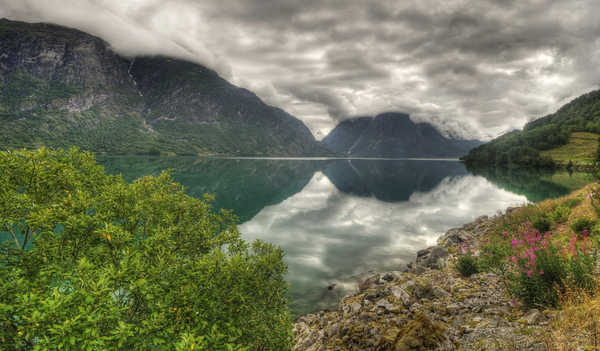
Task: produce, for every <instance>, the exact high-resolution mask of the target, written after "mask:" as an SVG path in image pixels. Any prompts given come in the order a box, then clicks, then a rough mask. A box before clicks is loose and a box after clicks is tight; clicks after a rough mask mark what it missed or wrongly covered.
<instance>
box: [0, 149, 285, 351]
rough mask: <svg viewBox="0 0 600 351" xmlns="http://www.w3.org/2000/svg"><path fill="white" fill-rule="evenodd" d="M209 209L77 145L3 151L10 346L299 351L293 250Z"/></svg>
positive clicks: (4, 303) (167, 183)
mask: <svg viewBox="0 0 600 351" xmlns="http://www.w3.org/2000/svg"><path fill="white" fill-rule="evenodd" d="M209 200H210V198H208V197H207V198H205V199H195V198H192V197H190V196H187V195H186V194H185V193H184V191H183V190H182V187H181V186H180V185H178V184H176V183H173V181H172V179H171V177H170V176H169V174H168V173H163V174H161V175H160V176H159V177H143V178H141V179H138V180H136V181H135V182H134V183H133V184H127V183H125V182H124V181H123V180H122V179H121V177H115V176H107V175H106V174H105V173H104V171H103V169H102V167H100V166H97V165H96V163H95V160H94V158H93V157H92V156H91V155H89V154H85V153H79V152H78V151H76V150H70V151H48V150H45V149H41V150H39V151H35V152H29V151H16V152H0V235H6V238H8V239H10V240H8V241H6V242H5V243H2V244H0V262H1V263H0V340H2V344H3V349H6V350H29V349H34V347H33V346H34V345H35V349H40V350H74V349H78V350H79V349H81V350H134V349H135V350H174V349H177V350H184V349H185V350H191V349H196V350H223V351H224V350H289V349H290V343H291V338H292V336H291V319H290V314H289V310H288V306H287V298H286V293H287V284H286V282H285V281H284V279H283V275H284V274H285V272H286V266H285V264H284V263H283V260H282V257H283V252H282V250H281V249H279V248H275V247H273V246H271V245H269V244H266V243H263V242H260V241H257V242H255V243H253V244H252V245H248V244H247V243H245V242H244V241H243V240H242V239H241V238H240V234H239V232H238V230H237V227H236V225H235V218H234V217H233V216H232V215H231V214H230V213H228V212H226V211H224V212H221V213H218V214H217V213H214V211H213V210H212V209H211V207H210V204H209ZM31 243H33V245H32V244H31Z"/></svg>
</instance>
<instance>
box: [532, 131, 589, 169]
mask: <svg viewBox="0 0 600 351" xmlns="http://www.w3.org/2000/svg"><path fill="white" fill-rule="evenodd" d="M599 136H600V135H599V134H595V133H587V132H575V133H572V134H571V137H570V138H569V142H568V143H567V144H566V145H563V146H561V147H558V148H555V149H551V150H547V151H542V152H541V154H542V156H549V157H551V158H552V159H553V160H554V161H555V162H556V163H558V164H560V165H566V164H567V163H568V162H569V161H573V162H574V163H575V164H578V165H591V164H592V163H593V161H594V159H595V157H596V149H597V148H598V137H599Z"/></svg>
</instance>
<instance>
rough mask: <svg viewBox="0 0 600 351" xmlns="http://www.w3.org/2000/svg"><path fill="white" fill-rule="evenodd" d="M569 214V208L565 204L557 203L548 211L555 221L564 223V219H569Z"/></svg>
mask: <svg viewBox="0 0 600 351" xmlns="http://www.w3.org/2000/svg"><path fill="white" fill-rule="evenodd" d="M570 215H571V208H570V207H569V206H566V205H558V206H556V208H555V209H554V210H553V211H552V212H551V213H550V217H551V218H552V220H553V221H554V222H556V223H565V222H566V221H568V220H569V216H570Z"/></svg>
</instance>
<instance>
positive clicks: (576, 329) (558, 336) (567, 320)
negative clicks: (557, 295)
mask: <svg viewBox="0 0 600 351" xmlns="http://www.w3.org/2000/svg"><path fill="white" fill-rule="evenodd" d="M594 295H595V296H596V297H594V296H591V295H589V294H586V293H582V292H579V291H577V292H574V291H568V292H567V293H565V294H563V295H562V296H561V306H562V309H561V311H560V313H557V314H556V317H555V318H554V319H553V320H552V321H551V323H550V326H549V328H548V333H546V335H545V336H544V342H545V344H546V347H547V349H548V350H552V351H567V350H600V286H599V289H598V291H596V293H595V294H594Z"/></svg>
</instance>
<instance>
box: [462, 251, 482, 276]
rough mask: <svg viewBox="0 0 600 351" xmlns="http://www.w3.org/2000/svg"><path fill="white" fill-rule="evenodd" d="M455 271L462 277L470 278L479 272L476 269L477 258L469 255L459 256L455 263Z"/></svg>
mask: <svg viewBox="0 0 600 351" xmlns="http://www.w3.org/2000/svg"><path fill="white" fill-rule="evenodd" d="M456 269H457V270H458V271H459V272H460V274H462V275H463V276H464V277H470V276H472V275H473V274H476V273H478V272H479V269H478V268H477V258H475V257H474V256H473V255H471V254H466V255H461V256H460V257H459V258H458V262H457V263H456Z"/></svg>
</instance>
